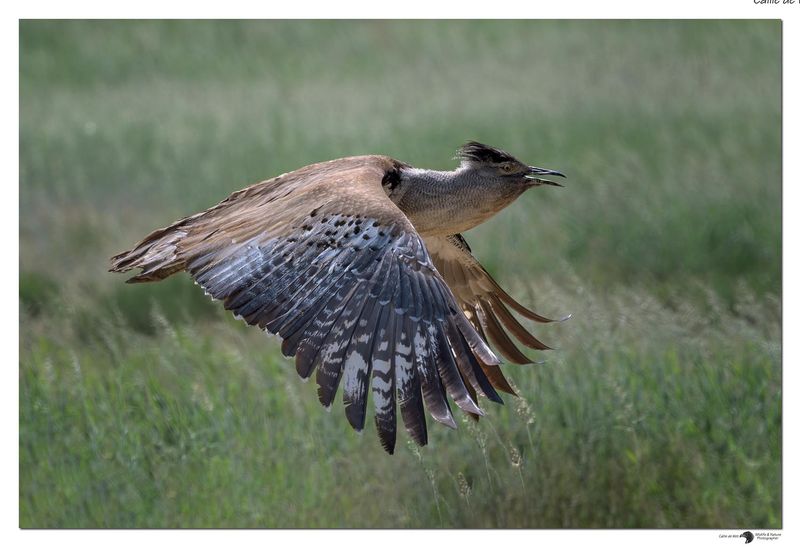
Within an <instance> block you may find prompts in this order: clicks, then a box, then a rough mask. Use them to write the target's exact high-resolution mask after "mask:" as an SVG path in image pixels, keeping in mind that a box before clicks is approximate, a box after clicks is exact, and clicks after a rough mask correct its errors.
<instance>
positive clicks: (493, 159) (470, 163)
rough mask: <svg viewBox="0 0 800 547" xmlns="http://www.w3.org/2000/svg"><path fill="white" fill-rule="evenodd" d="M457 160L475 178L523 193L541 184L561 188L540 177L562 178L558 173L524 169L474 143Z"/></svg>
mask: <svg viewBox="0 0 800 547" xmlns="http://www.w3.org/2000/svg"><path fill="white" fill-rule="evenodd" d="M456 159H459V160H461V167H462V168H463V169H468V170H470V171H472V172H474V174H475V175H477V176H480V177H483V178H487V179H491V180H496V181H501V182H503V183H507V184H514V185H521V187H522V188H525V189H527V188H532V187H534V186H541V185H543V184H547V185H550V186H561V184H559V183H557V182H553V181H551V180H547V179H545V178H542V177H546V176H557V177H565V175H564V174H562V173H559V172H558V171H553V170H551V169H543V168H541V167H534V166H532V165H526V164H525V163H522V162H521V161H519V160H518V159H517V158H515V157H514V156H512V155H511V154H509V153H508V152H505V151H503V150H500V149H499V148H494V147H492V146H487V145H485V144H481V143H479V142H475V141H470V142H468V143H467V144H465V145H464V146H462V147H461V148H459V149H458V153H457V154H456Z"/></svg>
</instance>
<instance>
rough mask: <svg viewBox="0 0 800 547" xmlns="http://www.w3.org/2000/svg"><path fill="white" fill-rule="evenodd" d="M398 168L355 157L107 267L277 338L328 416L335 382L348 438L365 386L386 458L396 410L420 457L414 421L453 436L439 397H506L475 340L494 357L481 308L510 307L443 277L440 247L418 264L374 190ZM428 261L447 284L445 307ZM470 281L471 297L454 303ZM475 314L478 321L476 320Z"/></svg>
mask: <svg viewBox="0 0 800 547" xmlns="http://www.w3.org/2000/svg"><path fill="white" fill-rule="evenodd" d="M399 167H400V164H399V163H398V162H396V161H395V160H392V159H391V158H387V157H385V156H361V157H354V158H345V159H342V160H334V161H332V162H327V163H323V164H315V165H312V166H308V167H305V168H303V169H300V170H298V171H294V172H292V173H288V174H285V175H281V176H280V177H276V178H274V179H270V180H268V181H265V182H262V183H259V184H256V185H254V186H251V187H249V188H246V189H244V190H242V191H239V192H236V193H235V194H232V195H231V196H230V197H229V198H228V199H226V200H224V201H223V202H221V203H220V204H219V205H217V206H215V207H212V208H211V209H209V210H208V211H205V212H204V213H200V214H197V215H193V216H191V217H187V218H185V219H182V220H180V221H178V222H176V223H174V224H172V225H171V226H169V227H167V228H164V229H162V230H158V231H156V232H153V233H152V234H150V235H149V236H148V237H147V238H145V239H144V240H143V241H142V242H141V243H140V244H139V245H137V246H136V247H135V248H134V249H132V250H131V251H128V252H126V253H122V254H120V255H117V256H116V257H114V258H113V259H112V268H111V269H112V271H128V270H131V269H134V268H139V269H141V272H140V273H139V274H138V275H136V276H134V277H133V278H132V279H131V281H133V282H140V281H154V280H159V279H162V278H164V277H166V276H168V275H171V274H172V273H175V272H177V271H180V270H186V271H188V273H189V274H190V275H191V276H192V277H193V278H194V280H195V281H196V283H197V284H199V285H200V286H201V287H202V288H203V289H204V290H205V291H206V293H207V294H209V295H210V296H211V297H213V298H214V299H217V300H221V301H222V302H223V303H224V306H225V308H226V309H228V310H230V311H231V312H233V313H234V314H235V316H237V317H239V318H241V319H243V320H244V321H246V322H247V323H248V324H250V325H255V326H258V327H260V328H261V329H264V330H267V331H269V332H271V333H274V334H277V335H278V336H280V337H281V338H282V339H283V343H282V346H281V349H282V351H283V353H284V354H285V355H287V356H294V358H295V363H296V367H297V372H298V373H299V375H300V376H301V377H303V378H308V377H310V376H311V374H312V373H315V372H316V382H317V386H318V396H319V400H320V402H321V403H322V404H323V405H325V406H326V407H330V406H331V404H332V403H333V402H334V399H335V396H336V392H337V391H338V388H339V386H340V384H341V386H342V394H343V395H342V399H343V402H344V407H345V415H346V417H347V420H348V421H349V423H350V424H351V425H352V427H353V428H355V429H356V430H361V429H363V427H364V424H365V418H366V412H367V410H366V409H367V400H368V391H369V390H370V388H371V391H372V398H373V406H374V415H375V424H376V428H377V430H378V436H379V438H380V441H381V444H382V446H383V447H384V449H386V450H387V451H388V452H390V453H392V452H393V451H394V447H395V443H396V429H397V405H399V408H400V415H401V416H402V420H403V423H404V425H405V428H406V430H407V431H408V434H409V435H410V436H411V438H412V439H414V441H415V442H417V443H418V444H420V445H424V444H426V443H427V439H428V434H427V424H426V419H425V409H427V412H428V413H429V414H430V416H431V417H432V418H433V419H434V420H436V421H438V422H440V423H442V424H445V425H447V426H449V427H453V428H455V427H456V422H455V420H454V419H453V416H452V413H451V410H450V406H449V403H448V400H447V397H448V396H449V397H450V398H452V399H453V401H454V402H455V404H456V406H458V407H459V408H460V409H462V410H463V411H465V412H467V413H469V414H470V415H474V416H478V415H482V414H483V411H482V410H481V409H480V407H479V406H478V400H477V394H480V395H484V396H486V397H487V398H489V399H491V400H493V401H497V402H502V400H501V399H500V397H499V395H498V393H497V391H496V390H497V389H500V390H503V391H507V392H512V390H511V388H510V386H509V385H508V382H506V380H505V378H504V377H503V376H502V374H501V373H500V369H499V367H497V365H498V364H499V363H500V361H499V359H498V358H497V357H496V356H495V354H494V353H493V352H492V350H491V349H490V348H489V346H488V345H487V343H486V340H485V337H483V336H482V335H481V334H480V333H479V332H478V331H477V330H476V328H478V329H481V328H482V329H483V331H484V332H486V333H488V334H489V336H490V339H491V340H492V341H494V342H495V343H497V340H498V338H497V336H500V338H499V340H500V341H501V343H500V344H498V347H499V348H500V349H501V350H506V349H507V348H508V345H507V343H506V342H505V339H503V338H502V335H498V330H499V331H500V332H502V329H499V327H498V326H497V320H495V319H494V315H492V314H497V317H499V319H500V321H501V322H503V323H504V324H506V325H507V326H508V324H507V321H508V317H506V316H505V315H503V314H502V313H498V312H497V310H496V309H495V307H496V306H497V305H498V302H500V301H501V300H502V301H503V302H506V303H508V304H509V305H511V306H512V307H513V304H510V303H509V302H508V300H507V299H508V298H510V297H508V296H507V295H505V293H504V292H502V290H500V291H499V292H498V291H497V290H495V291H494V292H492V290H491V289H492V286H491V285H488V287H489V291H488V292H487V291H485V290H483V286H484V285H486V283H487V282H486V280H485V279H484V278H482V277H481V276H480V275H478V276H477V278H476V277H475V275H474V272H473V269H474V268H472V267H469V268H467V269H464V268H463V267H460V268H455V267H454V266H453V265H451V264H450V262H449V260H450V256H449V255H448V254H447V253H446V252H445V253H444V254H442V245H446V244H447V243H443V242H440V241H439V240H436V241H435V242H434V246H435V247H436V249H437V253H438V254H435V255H434V258H433V260H432V259H431V255H430V254H429V250H428V248H426V242H425V241H423V239H422V237H421V236H420V235H419V234H418V233H417V232H416V231H415V230H414V227H413V225H412V224H411V222H410V221H409V219H408V218H407V217H406V215H405V214H404V213H403V212H402V211H401V210H400V209H398V207H397V206H396V205H395V204H394V203H393V202H392V201H391V200H390V199H389V197H388V196H387V194H386V192H385V191H384V188H383V187H382V181H384V180H385V178H386V177H387V175H389V174H391V173H392V172H393V171H394V170H396V169H398V168H399ZM439 259H443V260H444V262H442V265H444V272H451V277H452V276H453V275H456V276H457V279H456V281H455V288H456V295H455V296H454V294H453V291H451V288H452V287H449V286H448V283H449V282H446V280H445V279H443V278H442V275H441V274H440V271H442V270H441V267H439V270H438V271H437V265H435V264H436V261H437V260H439ZM439 266H440V265H439ZM459 276H460V277H459ZM462 277H463V282H462ZM489 279H490V278H489ZM475 280H477V283H478V286H479V287H480V288H481V292H479V293H476V294H477V295H478V297H479V298H477V297H475V295H474V294H472V293H470V294H471V295H467V294H466V293H465V290H467V289H470V288H471V287H473V285H474V284H475ZM476 298H477V299H476ZM499 306H501V307H502V304H499ZM478 309H480V310H481V312H480V313H481V314H482V315H480V316H478V319H477V320H476V315H475V314H476V313H478ZM502 309H503V310H505V308H502ZM514 309H517V308H514ZM465 311H466V312H470V313H471V315H470V316H469V318H468V317H467V316H466V315H465ZM531 313H532V312H531ZM508 315H509V316H510V314H508ZM486 316H491V317H492V319H490V320H481V319H480V317H484V319H485V318H486ZM528 316H529V317H530V314H528ZM536 317H538V316H536ZM512 319H513V318H512ZM509 328H510V329H511V330H512V332H515V334H516V331H514V329H513V328H512V327H509ZM523 341H524V340H523ZM512 355H514V356H515V357H517V358H518V359H517V360H521V359H520V358H519V355H517V354H513V353H512Z"/></svg>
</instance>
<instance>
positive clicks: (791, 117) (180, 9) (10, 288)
mask: <svg viewBox="0 0 800 547" xmlns="http://www.w3.org/2000/svg"><path fill="white" fill-rule="evenodd" d="M520 4H521V3H519V2H514V1H509V0H493V1H491V2H487V1H486V0H483V1H482V2H476V1H473V0H462V1H460V2H436V3H434V2H431V1H420V0H411V1H405V2H403V3H402V4H399V3H387V4H379V3H378V2H374V1H373V2H365V1H361V2H356V1H351V2H346V1H341V0H340V1H336V2H321V1H314V2H293V3H290V4H287V3H280V5H270V4H268V3H266V2H265V3H263V4H256V3H255V2H252V1H243V0H228V1H226V2H214V3H211V2H197V1H195V2H190V1H178V2H170V3H168V4H167V3H166V2H163V1H160V2H154V1H150V0H145V1H140V2H137V3H135V4H134V3H126V4H121V3H112V2H108V1H102V2H101V1H84V2H75V1H73V2H55V1H50V2H27V3H26V4H25V5H20V6H15V7H13V8H10V9H9V8H3V9H4V11H9V13H3V15H5V17H3V18H2V23H0V24H2V27H0V28H1V29H2V38H0V39H2V40H3V42H4V43H3V44H2V46H3V47H2V49H0V51H1V52H2V53H0V56H2V59H3V69H4V71H3V73H4V74H5V75H6V79H5V80H4V85H3V86H2V93H3V101H2V108H3V114H4V116H3V117H2V119H3V121H4V123H3V131H2V139H3V140H2V147H0V150H2V154H3V158H2V160H3V161H2V165H3V166H5V167H6V171H7V177H6V183H5V186H4V188H5V191H4V196H3V197H4V199H3V200H2V202H1V203H2V211H1V212H0V222H2V225H1V226H0V227H1V228H2V230H0V233H2V236H3V239H4V241H3V243H4V245H3V247H2V248H3V249H4V250H5V252H4V254H3V257H4V262H5V261H8V262H9V263H8V264H3V267H2V268H0V276H2V277H0V286H2V287H3V288H4V289H5V290H6V291H7V293H11V294H10V295H8V296H7V297H6V301H5V306H4V312H3V315H2V321H3V323H2V327H3V328H2V329H0V332H2V341H3V342H4V343H5V344H4V346H5V347H8V348H13V350H11V351H9V352H8V353H13V357H14V359H13V361H12V360H11V359H9V361H12V362H8V363H4V365H5V366H3V367H2V371H3V373H4V374H5V375H7V378H5V381H3V382H0V385H1V386H2V390H3V391H2V394H1V395H0V401H2V405H3V412H2V413H0V416H2V420H3V426H4V427H3V428H2V431H3V432H5V434H4V435H3V440H4V444H5V445H6V446H4V450H2V451H0V458H2V460H0V469H2V470H3V472H4V478H5V479H6V480H4V481H3V486H4V488H3V495H2V497H0V504H1V505H0V524H1V525H2V528H0V533H2V534H3V535H4V536H9V537H6V538H5V542H4V543H5V544H6V545H12V544H13V545H16V544H20V543H24V544H34V545H37V544H47V545H50V544H52V543H54V542H57V543H58V544H59V545H60V546H70V545H76V546H80V547H86V546H90V545H103V546H106V545H108V544H110V543H113V544H115V545H119V546H126V545H131V546H134V545H135V546H136V547H140V545H141V543H142V542H143V541H146V542H148V543H150V544H152V543H155V544H158V545H161V544H167V543H170V544H172V543H175V542H181V543H182V542H192V544H193V545H200V546H202V545H215V546H216V545H217V544H219V543H220V542H221V541H235V542H237V543H241V544H256V545H264V544H265V542H275V543H277V544H280V543H282V542H297V541H305V540H309V541H313V542H315V543H325V544H328V543H332V544H334V545H336V544H339V543H344V542H347V543H351V542H353V541H358V542H368V543H373V542H375V543H380V544H382V545H386V546H392V545H401V544H403V545H405V544H407V543H408V542H409V541H411V542H419V541H427V540H431V541H437V542H441V541H454V540H455V541H457V542H458V543H459V545H465V546H467V545H476V546H477V545H480V546H485V545H486V542H487V541H493V540H500V541H509V542H524V543H521V545H526V544H528V543H529V542H532V541H536V542H544V543H545V544H548V543H549V544H556V543H559V544H560V543H564V542H568V543H571V542H572V541H575V542H581V543H590V544H592V545H615V546H619V545H622V546H625V545H637V546H638V545H641V544H643V543H646V544H647V545H648V547H650V546H656V545H670V547H672V546H673V545H675V544H684V545H697V544H699V545H707V544H711V545H739V542H738V541H736V540H731V539H722V538H720V537H719V536H720V534H728V533H735V532H741V531H737V530H669V531H657V530H632V531H614V530H611V531H591V530H584V531H447V532H436V531H391V532H380V531H363V532H358V531H355V532H353V531H342V532H336V531H302V532H292V531H188V532H175V531H72V532H69V531H68V532H60V531H20V530H19V529H18V500H19V498H18V492H19V488H18V487H19V484H18V480H19V476H18V450H19V431H18V426H19V423H18V409H19V404H18V403H19V400H18V396H19V393H18V385H19V382H18V375H17V374H16V367H15V363H18V362H19V359H18V358H19V345H18V340H19V336H18V334H19V332H18V331H19V322H18V320H19V313H18V309H17V308H18V298H17V296H16V294H15V293H18V278H17V275H18V267H19V233H18V231H19V217H18V215H19V210H18V206H19V187H18V183H19V150H18V145H19V143H18V136H19V133H18V127H19V124H18V121H19V120H18V116H19V110H18V109H19V97H18V93H19V92H18V90H19V82H18V77H19V71H18V68H19V67H18V63H19V54H18V47H19V36H18V32H19V26H18V19H19V18H398V17H399V18H484V17H494V18H536V19H560V18H581V19H595V18H597V19H608V18H619V19H635V18H645V19H666V18H678V19H693V18H698V19H704V18H710V19H728V18H730V19H736V18H752V19H782V20H783V38H784V49H783V55H784V63H783V68H784V73H783V74H784V93H783V96H784V105H783V106H784V111H783V114H784V116H783V124H784V145H783V149H784V156H783V159H784V171H783V173H784V194H783V195H784V202H783V205H784V210H783V220H784V231H783V241H784V254H783V256H784V277H783V279H784V280H785V282H784V287H783V296H784V310H785V312H784V326H785V327H784V353H783V363H784V367H783V375H784V376H783V378H784V390H783V398H784V399H783V400H784V413H783V423H784V428H783V437H784V444H783V461H784V466H783V470H784V486H783V492H784V503H783V524H784V529H783V530H781V531H780V532H781V534H782V537H781V538H780V539H779V540H778V542H780V543H784V542H786V541H790V538H791V537H795V538H797V537H798V534H797V525H796V520H795V519H794V517H795V516H797V503H796V502H797V497H796V495H795V489H794V488H793V487H794V485H795V484H796V481H797V475H798V474H797V472H796V471H795V468H794V465H793V462H795V461H797V456H798V452H797V450H796V443H795V442H794V439H796V438H797V433H798V431H797V427H796V424H797V410H796V409H797V405H796V404H795V403H794V401H793V398H792V397H791V395H792V394H793V391H792V390H791V388H790V386H791V387H794V386H796V376H797V374H796V372H795V371H794V366H796V365H797V364H798V362H799V360H798V346H797V343H796V340H798V334H800V333H798V332H797V325H798V322H797V317H796V313H797V310H798V290H797V289H796V288H795V287H796V285H794V284H793V281H794V280H796V279H798V275H799V274H800V270H798V262H797V258H798V256H797V248H796V243H795V245H791V243H793V242H797V241H798V236H799V235H800V233H799V231H798V217H794V215H793V214H792V213H793V212H795V211H797V210H798V209H797V206H798V190H797V184H800V167H799V166H798V153H797V152H798V151H800V138H798V131H797V129H798V111H800V106H798V101H800V85H798V82H800V80H799V79H798V73H800V62H798V53H800V5H798V4H800V0H797V3H796V5H790V6H786V5H777V6H776V5H756V4H755V3H754V0H707V1H702V0H694V1H689V0H671V1H669V2H663V1H662V2H641V1H634V0H627V1H626V0H605V1H603V0H571V1H566V2H556V1H554V0H551V1H528V2H526V3H525V4H524V5H520ZM790 61H794V62H793V63H792V62H790ZM12 260H13V261H14V262H15V264H11V262H12ZM57 267H58V265H54V268H57ZM12 479H13V480H12ZM752 531H753V532H757V530H752ZM443 534H446V535H443ZM489 534H491V536H492V537H489ZM794 541H796V539H795V540H794ZM12 542H13V543H12ZM759 543H761V542H758V541H757V542H754V545H756V546H757V545H758V544H759Z"/></svg>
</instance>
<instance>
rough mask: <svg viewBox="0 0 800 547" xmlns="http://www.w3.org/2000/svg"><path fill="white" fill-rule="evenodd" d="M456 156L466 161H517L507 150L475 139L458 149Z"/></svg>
mask: <svg viewBox="0 0 800 547" xmlns="http://www.w3.org/2000/svg"><path fill="white" fill-rule="evenodd" d="M456 158H457V159H460V160H466V161H476V162H480V163H504V162H507V161H517V160H516V158H514V156H512V155H511V154H509V153H508V152H504V151H503V150H500V149H499V148H494V147H493V146H488V145H486V144H481V143H479V142H475V141H469V142H468V143H467V144H465V145H464V146H462V147H461V148H459V149H458V152H457V153H456Z"/></svg>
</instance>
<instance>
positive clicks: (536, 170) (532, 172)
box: [525, 165, 567, 188]
mask: <svg viewBox="0 0 800 547" xmlns="http://www.w3.org/2000/svg"><path fill="white" fill-rule="evenodd" d="M548 175H550V176H556V177H564V178H567V176H566V175H565V174H564V173H560V172H559V171H553V170H552V169H542V168H541V167H534V166H532V165H531V166H530V167H528V172H527V173H526V174H525V178H526V179H529V180H530V181H531V182H533V183H534V186H539V185H541V184H549V185H550V186H561V187H562V188H563V187H564V185H563V184H559V183H557V182H553V181H552V180H547V179H542V178H539V177H546V176H548Z"/></svg>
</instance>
